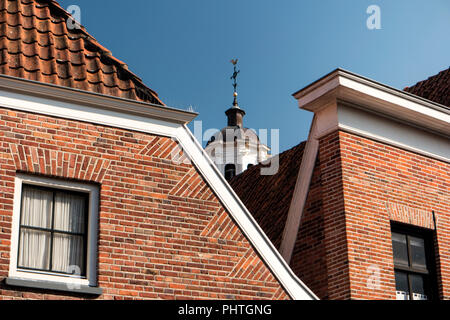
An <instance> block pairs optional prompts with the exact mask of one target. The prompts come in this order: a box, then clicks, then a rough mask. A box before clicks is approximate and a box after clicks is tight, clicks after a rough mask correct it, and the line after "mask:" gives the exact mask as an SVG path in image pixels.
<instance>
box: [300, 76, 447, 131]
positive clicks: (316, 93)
mask: <svg viewBox="0 0 450 320" xmlns="http://www.w3.org/2000/svg"><path fill="white" fill-rule="evenodd" d="M294 97H295V98H296V99H297V100H298V105H299V107H300V108H301V109H304V110H308V111H312V112H317V111H319V110H320V109H321V108H323V106H324V105H326V104H328V103H329V102H330V101H336V100H341V101H345V102H348V103H353V104H355V105H360V106H362V107H364V108H366V109H368V110H371V111H375V112H378V113H381V114H384V115H386V116H389V117H393V118H397V119H399V120H402V121H406V122H408V123H411V124H414V125H416V126H419V127H422V128H426V129H427V130H432V131H435V132H437V133H441V134H444V135H446V136H449V135H450V108H448V107H446V106H443V105H440V104H438V103H435V102H433V101H429V100H426V99H423V98H421V97H417V96H414V95H412V94H409V93H406V92H403V91H400V90H397V89H394V88H391V87H388V86H386V85H383V84H380V83H378V82H375V81H373V80H370V79H367V78H364V77H361V76H358V75H356V74H353V73H350V72H348V71H344V70H341V69H337V70H335V71H333V72H331V73H329V74H328V75H326V76H325V77H323V78H321V79H320V80H318V81H316V82H314V83H313V84H311V85H309V86H307V87H306V88H304V89H302V90H300V91H298V92H296V93H295V94H294Z"/></svg>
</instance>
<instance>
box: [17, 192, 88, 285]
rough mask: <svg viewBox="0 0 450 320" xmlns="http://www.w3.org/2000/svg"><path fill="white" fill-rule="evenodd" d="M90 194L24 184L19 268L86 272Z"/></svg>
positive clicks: (82, 274) (69, 272) (67, 272)
mask: <svg viewBox="0 0 450 320" xmlns="http://www.w3.org/2000/svg"><path fill="white" fill-rule="evenodd" d="M88 202H89V200H88V195H87V194H86V193H80V192H74V191H65V190H58V189H51V188H45V187H40V186H33V185H26V184H23V185H22V199H21V210H20V226H19V249H18V258H17V268H19V269H27V270H36V271H47V272H54V273H61V274H73V272H75V273H77V274H79V275H80V276H85V275H86V240H87V229H86V228H87V220H86V219H87V211H88V207H87V205H88Z"/></svg>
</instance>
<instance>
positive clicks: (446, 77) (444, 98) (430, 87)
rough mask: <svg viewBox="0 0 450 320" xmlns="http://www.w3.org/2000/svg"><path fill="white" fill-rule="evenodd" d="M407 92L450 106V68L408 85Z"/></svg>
mask: <svg viewBox="0 0 450 320" xmlns="http://www.w3.org/2000/svg"><path fill="white" fill-rule="evenodd" d="M404 90H405V91H406V92H409V93H412V94H415V95H416V96H420V97H422V98H425V99H428V100H431V101H434V102H437V103H439V104H442V105H444V106H447V107H450V68H448V69H447V70H443V71H441V72H439V73H438V74H437V75H434V76H432V77H429V78H428V79H427V80H423V81H420V82H418V83H417V84H415V85H413V86H411V87H406V88H405V89H404Z"/></svg>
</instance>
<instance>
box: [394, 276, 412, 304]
mask: <svg viewBox="0 0 450 320" xmlns="http://www.w3.org/2000/svg"><path fill="white" fill-rule="evenodd" d="M395 291H396V293H397V300H409V286H408V275H407V274H406V273H404V272H400V271H395Z"/></svg>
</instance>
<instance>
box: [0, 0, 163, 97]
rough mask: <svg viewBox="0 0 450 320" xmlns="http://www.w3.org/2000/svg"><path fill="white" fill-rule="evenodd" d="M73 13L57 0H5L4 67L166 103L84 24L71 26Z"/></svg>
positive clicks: (0, 8) (0, 39) (0, 50)
mask: <svg viewBox="0 0 450 320" xmlns="http://www.w3.org/2000/svg"><path fill="white" fill-rule="evenodd" d="M68 19H71V16H70V14H69V13H68V12H67V11H65V10H64V9H63V8H62V7H61V6H60V5H59V4H58V3H57V2H56V1H53V0H0V73H1V74H5V75H9V76H14V77H20V78H25V79H29V80H36V81H40V82H45V83H51V84H55V85H60V86H65V87H71V88H76V89H81V90H87V91H93V92H97V93H101V94H106V95H111V96H116V97H121V98H128V99H134V100H138V101H143V102H149V103H154V104H160V105H164V104H163V103H162V101H161V100H160V99H159V98H158V95H157V93H156V92H154V91H153V90H152V89H150V88H148V87H147V86H145V85H144V83H143V82H142V80H141V79H140V78H139V77H137V76H136V75H135V74H133V73H132V72H131V71H129V70H128V67H127V65H126V64H125V63H123V62H122V61H120V60H118V59H116V58H115V57H113V56H112V55H111V52H110V51H108V50H107V49H106V48H104V47H103V46H101V45H100V44H99V43H98V42H97V40H95V39H94V38H93V37H92V36H91V35H89V34H88V33H87V32H86V30H85V28H84V27H82V26H80V28H79V29H74V28H70V27H69V28H68V24H67V21H68ZM69 26H70V25H69ZM71 29H73V30H71Z"/></svg>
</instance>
